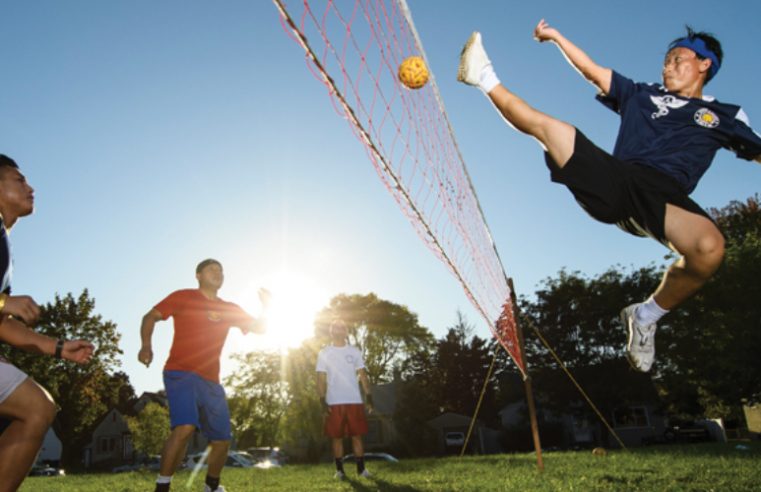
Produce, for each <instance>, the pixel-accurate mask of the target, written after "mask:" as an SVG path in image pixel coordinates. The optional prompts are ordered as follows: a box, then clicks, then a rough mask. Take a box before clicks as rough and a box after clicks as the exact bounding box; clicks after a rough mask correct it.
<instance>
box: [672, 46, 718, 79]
mask: <svg viewBox="0 0 761 492" xmlns="http://www.w3.org/2000/svg"><path fill="white" fill-rule="evenodd" d="M674 48H687V49H690V50H692V51H694V52H695V53H697V54H698V55H700V56H702V57H703V58H708V59H709V60H711V68H709V69H708V75H709V77H708V79H706V80H711V79H712V78H713V77H714V75H716V73H717V72H718V71H719V68H721V62H719V57H718V56H716V53H714V52H713V51H711V50H709V49H708V47H707V46H706V43H705V41H703V40H702V39H700V38H698V37H694V38H683V39H680V40H679V41H677V42H675V43H672V44H671V47H670V48H669V49H671V50H673V49H674Z"/></svg>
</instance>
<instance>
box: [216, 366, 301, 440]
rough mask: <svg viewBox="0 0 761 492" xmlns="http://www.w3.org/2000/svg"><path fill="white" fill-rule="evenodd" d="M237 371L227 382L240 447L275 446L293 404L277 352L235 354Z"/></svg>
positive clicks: (233, 424)
mask: <svg viewBox="0 0 761 492" xmlns="http://www.w3.org/2000/svg"><path fill="white" fill-rule="evenodd" d="M233 360H235V361H236V362H237V364H238V370H237V371H235V372H234V373H233V374H232V375H230V376H229V377H228V378H227V379H226V380H225V385H226V386H228V387H230V388H231V395H230V397H229V398H228V404H229V406H230V419H231V421H232V427H233V433H234V435H235V437H236V439H237V441H238V445H239V446H241V447H249V446H274V445H275V443H276V442H277V436H278V431H279V427H280V421H281V419H282V418H283V415H284V413H285V410H286V408H287V406H288V404H289V402H290V399H291V398H290V394H289V391H288V384H287V383H286V381H285V380H284V379H283V374H282V372H283V371H282V363H283V358H282V356H281V355H280V353H278V352H269V351H254V352H249V353H247V354H235V355H233Z"/></svg>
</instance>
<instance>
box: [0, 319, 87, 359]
mask: <svg viewBox="0 0 761 492" xmlns="http://www.w3.org/2000/svg"><path fill="white" fill-rule="evenodd" d="M0 341H3V342H5V343H7V344H9V345H13V346H14V347H17V348H20V349H21V350H24V351H26V352H33V353H37V354H45V355H55V353H56V345H57V344H58V340H56V339H55V338H51V337H49V336H46V335H41V334H39V333H37V332H35V331H33V330H30V329H29V328H28V327H27V326H26V325H25V324H24V323H22V322H21V321H19V320H17V319H14V318H10V317H7V316H6V317H3V318H2V321H0ZM93 350H94V347H93V345H92V344H91V343H90V342H87V341H85V340H68V341H64V342H63V347H62V350H61V358H63V359H67V360H70V361H73V362H77V363H80V364H83V363H85V362H87V361H89V360H90V358H91V357H92V353H93Z"/></svg>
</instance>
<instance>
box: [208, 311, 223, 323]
mask: <svg viewBox="0 0 761 492" xmlns="http://www.w3.org/2000/svg"><path fill="white" fill-rule="evenodd" d="M206 317H207V318H208V320H209V321H214V322H217V321H222V313H220V312H219V311H208V312H207V313H206Z"/></svg>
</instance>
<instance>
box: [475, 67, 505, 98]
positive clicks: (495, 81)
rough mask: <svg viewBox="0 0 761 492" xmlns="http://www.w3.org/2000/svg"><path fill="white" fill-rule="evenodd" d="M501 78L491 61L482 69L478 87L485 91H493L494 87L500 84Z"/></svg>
mask: <svg viewBox="0 0 761 492" xmlns="http://www.w3.org/2000/svg"><path fill="white" fill-rule="evenodd" d="M499 83H500V82H499V78H497V74H496V73H494V67H492V65H491V63H490V64H488V65H486V66H485V67H484V68H482V69H481V74H480V75H479V77H478V87H479V88H480V89H481V90H482V91H484V92H485V93H487V94H488V93H489V92H491V90H492V89H494V88H495V87H497V86H498V85H499Z"/></svg>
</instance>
